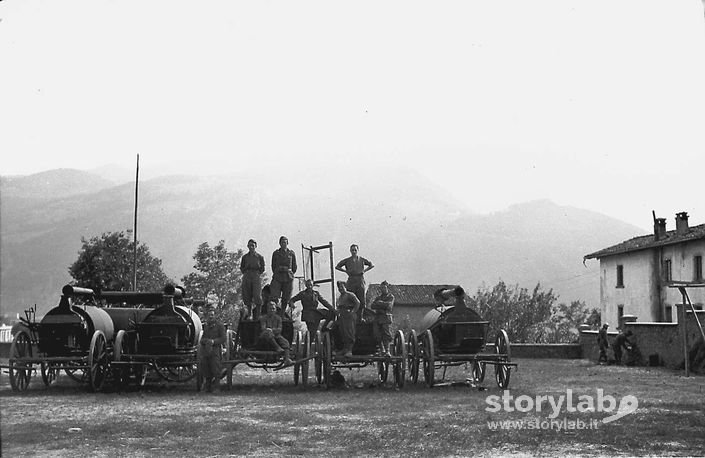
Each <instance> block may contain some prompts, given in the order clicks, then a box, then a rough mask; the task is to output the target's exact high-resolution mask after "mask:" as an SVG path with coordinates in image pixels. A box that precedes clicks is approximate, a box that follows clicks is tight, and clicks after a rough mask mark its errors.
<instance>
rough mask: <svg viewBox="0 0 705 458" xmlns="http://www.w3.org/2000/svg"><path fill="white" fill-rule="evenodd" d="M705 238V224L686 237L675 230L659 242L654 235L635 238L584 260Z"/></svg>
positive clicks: (667, 233)
mask: <svg viewBox="0 0 705 458" xmlns="http://www.w3.org/2000/svg"><path fill="white" fill-rule="evenodd" d="M703 238H705V224H701V225H699V226H693V227H691V228H689V230H688V233H687V234H684V235H678V234H676V231H675V230H673V231H667V232H666V233H665V234H664V235H663V236H662V237H661V238H660V239H659V240H656V238H655V236H654V234H649V235H642V236H639V237H634V238H633V239H629V240H626V241H624V242H622V243H618V244H617V245H612V246H611V247H608V248H604V249H602V250H600V251H596V252H594V253H590V254H588V255H585V257H584V259H599V258H604V257H607V256H614V255H616V254H622V253H629V252H632V251H639V250H646V249H649V248H656V247H662V246H666V245H676V244H678V243H685V242H691V241H693V240H699V239H703Z"/></svg>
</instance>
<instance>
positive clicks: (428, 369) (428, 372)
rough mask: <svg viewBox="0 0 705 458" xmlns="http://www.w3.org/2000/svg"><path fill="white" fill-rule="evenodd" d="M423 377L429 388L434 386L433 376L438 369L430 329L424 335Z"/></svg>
mask: <svg viewBox="0 0 705 458" xmlns="http://www.w3.org/2000/svg"><path fill="white" fill-rule="evenodd" d="M422 353H423V355H422V356H423V377H424V380H425V381H426V385H428V387H429V388H430V387H432V386H433V376H434V371H435V369H436V367H435V364H436V361H435V357H436V355H435V350H434V348H433V333H432V332H431V330H430V329H429V330H428V331H426V332H425V333H424V335H423V348H422Z"/></svg>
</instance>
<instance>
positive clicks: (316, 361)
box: [313, 331, 323, 385]
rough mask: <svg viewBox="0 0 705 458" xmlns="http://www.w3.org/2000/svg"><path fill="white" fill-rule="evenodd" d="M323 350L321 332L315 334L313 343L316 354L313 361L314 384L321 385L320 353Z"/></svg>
mask: <svg viewBox="0 0 705 458" xmlns="http://www.w3.org/2000/svg"><path fill="white" fill-rule="evenodd" d="M322 349H323V336H322V334H321V331H317V332H316V341H315V342H314V351H315V352H316V357H315V358H314V360H313V365H314V370H315V374H316V382H317V383H318V384H319V385H320V384H321V383H323V359H322V358H321V352H322Z"/></svg>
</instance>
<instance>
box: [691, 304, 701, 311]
mask: <svg viewBox="0 0 705 458" xmlns="http://www.w3.org/2000/svg"><path fill="white" fill-rule="evenodd" d="M693 308H694V309H695V310H702V309H703V304H693Z"/></svg>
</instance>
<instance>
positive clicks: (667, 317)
mask: <svg viewBox="0 0 705 458" xmlns="http://www.w3.org/2000/svg"><path fill="white" fill-rule="evenodd" d="M663 320H664V321H665V322H666V323H673V307H672V306H670V305H666V310H665V312H664V317H663Z"/></svg>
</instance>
